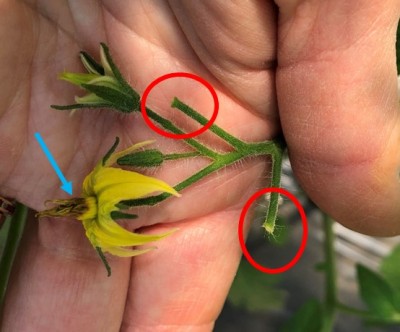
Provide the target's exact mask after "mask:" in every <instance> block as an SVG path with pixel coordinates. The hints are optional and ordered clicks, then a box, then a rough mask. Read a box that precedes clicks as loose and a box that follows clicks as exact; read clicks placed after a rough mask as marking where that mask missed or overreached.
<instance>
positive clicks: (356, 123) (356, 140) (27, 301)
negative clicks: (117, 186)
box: [0, 0, 400, 331]
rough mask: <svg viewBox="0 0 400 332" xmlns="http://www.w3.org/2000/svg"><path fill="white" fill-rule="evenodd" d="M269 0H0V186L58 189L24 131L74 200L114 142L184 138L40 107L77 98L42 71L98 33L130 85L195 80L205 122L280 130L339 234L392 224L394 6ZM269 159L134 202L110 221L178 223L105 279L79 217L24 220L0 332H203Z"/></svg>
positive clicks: (6, 189)
mask: <svg viewBox="0 0 400 332" xmlns="http://www.w3.org/2000/svg"><path fill="white" fill-rule="evenodd" d="M278 5H279V11H278V10H277V8H276V7H275V4H274V3H273V2H269V1H260V0H258V1H255V0H249V1H246V2H245V1H243V2H233V1H232V2H229V1H222V0H217V1H215V0H212V1H211V0H210V1H178V0H176V1H173V0H171V1H160V0H158V1H151V0H148V1H139V0H137V1H129V2H127V1H103V2H97V1H72V0H71V1H45V0H43V1H38V2H37V5H35V6H31V5H29V4H27V3H26V2H23V1H11V0H5V1H2V2H1V4H0V13H1V14H0V15H1V19H2V23H1V25H0V40H1V41H2V47H1V48H0V61H1V64H2V66H1V69H0V81H1V82H6V84H2V87H1V91H0V105H1V106H0V160H1V169H0V195H2V196H6V197H11V198H16V199H17V200H19V201H21V202H23V203H25V204H27V205H28V206H29V207H31V208H33V209H36V210H42V209H43V208H44V201H45V200H48V199H57V198H66V195H65V196H63V194H62V192H61V191H60V189H59V186H60V184H59V182H58V179H57V177H56V176H55V175H54V173H53V172H52V170H51V167H50V165H49V164H48V162H47V161H46V159H45V157H44V156H43V154H41V152H40V149H39V148H38V146H37V143H35V141H34V138H33V133H34V132H37V131H39V132H41V134H42V136H43V137H44V139H45V140H46V143H47V144H48V146H49V148H50V150H51V151H52V152H53V154H54V156H55V158H56V160H57V161H58V163H59V164H60V167H61V169H62V170H63V171H64V172H65V174H66V176H67V178H68V179H72V180H73V181H74V185H75V187H74V194H76V195H79V194H80V192H79V187H80V184H81V183H82V181H83V179H84V177H85V176H86V175H87V174H88V173H89V172H90V171H91V170H92V169H93V167H94V165H95V164H96V163H97V161H98V160H99V158H100V157H101V156H102V155H104V153H105V152H106V150H107V148H108V147H109V146H110V143H112V142H113V141H114V138H115V136H117V135H118V136H120V137H121V142H122V143H121V144H122V145H123V146H122V147H123V148H125V147H128V146H130V145H132V144H133V143H135V142H139V141H143V140H146V139H156V140H157V146H158V147H160V148H161V149H167V150H170V151H174V150H176V149H181V148H182V147H184V144H182V143H181V142H175V141H171V140H166V139H162V138H160V137H159V136H157V135H156V134H155V133H153V132H152V131H151V130H150V129H148V128H147V127H146V125H145V124H144V122H143V121H142V119H141V118H140V116H138V117H136V118H135V121H133V120H132V118H129V120H126V118H124V117H121V116H119V115H117V114H116V113H112V112H107V111H92V110H91V111H81V112H79V113H78V112H76V113H75V114H74V115H73V116H69V114H68V113H67V112H57V111H54V110H50V108H49V105H50V104H55V103H56V104H70V103H71V102H73V100H74V96H75V95H76V94H79V92H80V91H79V90H77V89H76V87H71V86H69V85H68V84H67V83H65V82H62V81H57V79H56V78H57V75H58V74H59V73H60V72H63V71H64V70H68V71H79V70H81V69H82V67H81V66H80V65H79V58H78V57H77V54H78V52H79V50H81V49H85V50H86V51H89V52H90V53H91V54H97V52H98V44H99V42H100V41H103V42H106V43H107V44H108V45H109V47H110V50H111V51H112V53H113V55H114V58H115V60H116V62H117V63H118V65H119V67H120V68H121V71H122V73H123V74H124V76H125V77H126V78H127V80H128V81H129V82H130V83H131V84H132V85H133V86H134V87H135V88H136V89H137V90H138V91H139V92H140V93H142V92H143V91H144V89H145V87H146V86H147V85H148V84H149V83H150V82H151V81H152V80H154V79H155V78H156V77H157V76H160V75H163V74H166V73H168V72H172V71H188V72H194V73H196V74H197V75H200V76H202V77H204V78H206V79H207V80H208V81H210V83H212V84H213V85H214V86H215V88H216V90H217V93H218V96H219V99H220V105H221V109H220V112H219V115H218V119H217V124H218V125H220V126H221V127H223V128H224V129H227V130H229V131H230V132H232V133H233V134H235V135H236V136H238V137H240V138H241V139H244V140H249V141H258V140H264V139H269V138H272V137H275V136H276V135H277V134H278V133H279V132H280V131H281V130H283V133H284V135H285V138H286V141H287V143H288V148H289V155H290V157H291V161H292V164H293V167H294V170H295V173H296V176H297V177H298V179H299V181H300V183H301V185H302V186H303V187H304V189H305V190H306V191H307V193H308V194H309V195H310V196H311V198H312V199H313V200H314V201H315V202H316V203H317V204H318V205H320V206H321V207H322V208H324V209H325V210H326V211H327V212H329V213H330V214H332V216H333V217H335V218H336V219H338V221H340V222H342V223H343V224H345V225H346V226H348V227H350V228H354V229H356V230H359V231H363V232H366V233H371V234H378V235H389V234H399V233H400V222H399V220H400V204H399V198H400V183H399V177H398V176H399V166H400V146H399V140H400V134H399V133H400V128H399V126H400V120H399V111H398V97H397V81H396V69H395V52H394V42H395V30H396V25H397V21H398V18H399V12H400V4H399V2H398V1H393V0H391V1H388V0H369V1H366V0H364V1H361V0H355V1H347V0H329V1H322V0H320V1H318V0H310V1H300V0H299V1H288V0H286V1H279V3H278ZM276 36H278V37H277V38H278V39H276ZM276 63H277V66H276ZM174 93H175V94H179V96H178V97H180V98H182V96H181V94H183V95H184V96H183V97H184V98H182V99H184V100H185V101H187V102H188V103H189V104H190V105H192V104H191V102H193V103H196V102H197V104H196V105H194V106H196V107H197V108H201V106H204V109H209V108H211V106H212V105H211V106H210V104H209V103H208V102H207V103H206V101H204V102H202V98H199V99H198V100H197V101H196V95H197V93H198V92H197V89H196V85H191V84H188V83H187V82H185V81H183V80H182V81H177V82H176V90H175V92H174ZM186 98H187V99H190V98H193V101H192V100H187V99H186ZM199 100H200V101H199ZM278 105H279V112H278ZM200 111H202V110H200ZM279 117H280V121H279V120H278V119H279ZM203 162H204V161H202V160H197V159H194V160H191V161H185V162H183V163H181V164H179V163H175V162H174V163H173V164H170V165H168V164H167V165H166V166H163V168H162V169H161V170H159V171H157V177H160V178H161V179H162V180H164V181H166V182H167V183H169V184H171V185H173V184H174V183H176V181H178V178H179V176H180V175H184V174H191V173H192V172H193V171H194V170H197V169H198V167H199V165H201V163H203ZM267 166H268V165H266V164H265V161H264V160H261V159H260V160H252V161H251V162H246V163H243V164H241V165H237V166H235V167H231V168H229V169H227V170H226V171H224V172H219V173H218V175H215V176H213V177H212V178H209V179H208V180H205V181H202V182H201V183H199V184H198V185H195V186H194V187H193V188H191V189H189V190H186V191H184V192H182V197H181V198H179V199H178V198H173V199H171V201H170V202H166V203H162V205H160V206H159V208H158V209H157V207H156V208H154V212H151V211H148V210H145V216H147V218H144V219H141V220H140V221H138V224H133V223H132V222H131V221H129V222H127V223H125V225H126V226H127V228H128V229H135V228H137V227H139V226H145V225H154V226H152V227H151V228H147V229H146V230H143V232H148V233H153V234H154V233H162V232H165V231H167V230H168V229H170V228H171V226H172V225H173V227H174V228H176V227H177V228H179V231H178V232H176V233H174V234H173V235H171V236H170V237H168V238H167V239H164V240H162V241H159V242H157V246H158V250H155V251H152V252H150V253H146V254H145V255H142V256H139V257H136V258H134V259H132V260H131V259H128V258H118V259H111V260H110V264H112V267H113V275H112V277H111V278H107V277H106V274H105V272H104V268H103V266H102V264H101V262H99V260H98V257H97V255H96V253H95V252H94V251H93V249H92V247H91V245H90V244H89V243H88V241H87V240H86V238H85V235H84V232H83V231H82V226H81V224H80V223H79V222H76V221H74V220H72V219H64V220H51V219H44V220H41V221H40V222H37V221H36V220H33V219H32V220H30V221H29V223H28V227H27V231H26V233H25V236H24V239H23V246H22V250H21V251H20V252H19V255H18V260H17V264H16V268H15V269H14V272H13V275H12V277H11V284H10V288H9V292H8V296H7V300H6V305H5V311H4V314H3V321H2V327H3V329H4V330H5V331H24V330H30V331H46V330H50V329H51V330H65V331H67V330H68V331H78V330H84V331H102V330H106V331H119V330H121V331H188V330H191V331H211V330H212V326H213V324H214V321H215V319H216V317H217V316H218V314H219V312H220V310H221V307H222V305H223V302H224V300H225V297H226V294H227V292H228V290H229V286H230V283H231V281H232V278H233V276H234V273H235V270H236V268H237V265H238V262H239V258H240V248H239V244H238V240H237V222H238V216H239V214H240V209H241V207H242V205H243V203H244V201H245V200H246V199H247V198H248V197H250V196H251V194H252V193H254V192H255V191H256V189H257V188H259V187H260V186H262V185H261V184H260V182H259V180H260V179H261V178H262V177H265V176H264V175H263V176H261V175H260V174H262V173H263V172H264V171H266V168H267ZM211 195H212V199H210V197H211ZM172 223H173V224H172ZM211 298H212V299H213V300H212V301H210V299H211Z"/></svg>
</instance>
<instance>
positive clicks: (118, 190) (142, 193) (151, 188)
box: [38, 139, 180, 268]
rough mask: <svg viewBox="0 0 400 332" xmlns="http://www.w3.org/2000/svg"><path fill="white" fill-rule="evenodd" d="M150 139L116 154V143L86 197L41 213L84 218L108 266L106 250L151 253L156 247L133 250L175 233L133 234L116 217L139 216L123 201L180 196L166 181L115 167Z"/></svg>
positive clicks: (91, 178) (88, 181) (92, 179)
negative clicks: (124, 206)
mask: <svg viewBox="0 0 400 332" xmlns="http://www.w3.org/2000/svg"><path fill="white" fill-rule="evenodd" d="M149 143H151V142H150V141H146V142H142V143H139V144H135V145H133V146H132V147H130V148H128V149H126V150H124V151H122V152H119V153H113V151H114V150H115V148H116V146H117V144H118V139H117V141H116V144H114V146H113V147H112V148H111V150H110V151H109V152H108V153H107V154H106V156H105V157H104V158H103V159H102V160H101V161H100V162H99V163H98V164H97V166H96V167H95V169H94V170H93V171H92V172H91V173H90V174H89V175H88V176H86V178H85V180H84V182H83V186H82V195H81V196H82V197H80V198H72V199H65V200H54V201H52V203H54V204H55V205H56V206H55V207H54V208H51V209H49V210H45V211H42V212H40V213H38V215H39V216H40V217H43V216H52V217H61V216H73V217H75V218H76V219H77V220H80V221H82V224H83V227H84V228H85V230H86V236H87V237H88V239H89V241H90V242H91V244H92V245H93V247H94V248H95V249H96V250H97V251H98V252H99V254H100V256H101V258H102V259H103V262H104V263H105V264H106V267H107V268H108V264H107V262H106V261H105V258H104V256H103V252H108V253H110V254H113V255H116V256H121V257H131V256H136V255H140V254H143V253H145V252H148V251H149V250H151V249H154V248H155V247H150V248H145V249H132V248H130V247H132V246H140V245H144V244H147V243H149V242H154V241H157V240H160V239H162V238H164V237H166V236H168V235H170V234H171V233H172V232H167V233H164V234H156V235H145V234H138V233H132V232H129V231H127V230H126V229H124V228H123V227H121V226H120V225H118V224H117V223H116V222H115V221H114V219H117V218H135V217H136V216H134V215H131V214H127V213H124V212H122V211H120V210H121V206H120V204H121V201H125V200H131V199H137V198H143V197H146V196H148V195H149V194H151V193H154V192H166V193H169V194H172V195H175V196H180V195H179V194H178V192H177V191H176V190H175V189H173V188H172V187H170V186H169V185H168V184H166V183H165V182H163V181H161V180H158V179H156V178H153V177H150V176H145V175H142V174H139V173H136V172H132V171H127V170H123V169H120V168H115V167H112V166H113V165H114V164H115V163H116V161H117V159H118V158H121V157H123V156H125V155H127V154H129V153H131V152H132V151H134V150H137V149H139V148H141V147H143V146H145V145H147V144H149Z"/></svg>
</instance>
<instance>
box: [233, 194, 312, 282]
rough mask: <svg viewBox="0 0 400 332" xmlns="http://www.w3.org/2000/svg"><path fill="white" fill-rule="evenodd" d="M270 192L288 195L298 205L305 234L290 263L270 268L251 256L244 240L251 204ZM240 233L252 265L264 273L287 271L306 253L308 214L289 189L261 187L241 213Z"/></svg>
mask: <svg viewBox="0 0 400 332" xmlns="http://www.w3.org/2000/svg"><path fill="white" fill-rule="evenodd" d="M270 192H277V193H280V194H282V195H285V196H286V197H288V198H289V199H290V200H291V201H292V202H293V203H294V205H295V206H296V208H297V210H298V211H299V213H300V217H301V223H302V225H303V236H302V237H301V243H300V248H299V250H298V251H297V253H296V255H295V256H294V257H293V259H292V260H291V261H290V262H289V263H287V264H286V265H283V266H281V267H278V268H269V267H265V266H263V265H261V264H258V263H257V262H256V261H255V260H254V259H253V257H251V255H250V253H249V251H248V250H247V247H246V243H245V241H244V236H243V225H244V219H245V217H246V214H247V212H248V210H249V208H250V206H251V204H253V202H254V201H255V200H256V199H257V198H258V197H260V196H261V195H263V194H266V193H270ZM238 233H239V242H240V247H241V248H242V251H243V254H244V256H245V257H246V259H247V260H248V262H249V263H250V264H251V265H253V267H255V268H256V269H257V270H259V271H261V272H264V273H270V274H277V273H282V272H285V271H287V270H289V269H290V268H292V267H293V266H294V265H295V264H297V262H298V261H299V259H300V257H301V256H302V255H303V253H304V250H305V248H306V244H307V237H308V225H307V216H306V214H305V212H304V209H303V207H302V206H301V203H300V202H299V201H298V199H297V198H296V196H294V195H293V194H291V193H290V192H288V191H287V190H285V189H282V188H274V187H271V188H264V189H261V190H260V191H257V192H256V193H255V194H254V195H253V196H251V197H250V199H249V200H248V201H247V202H246V204H245V205H244V207H243V210H242V213H241V214H240V220H239V228H238Z"/></svg>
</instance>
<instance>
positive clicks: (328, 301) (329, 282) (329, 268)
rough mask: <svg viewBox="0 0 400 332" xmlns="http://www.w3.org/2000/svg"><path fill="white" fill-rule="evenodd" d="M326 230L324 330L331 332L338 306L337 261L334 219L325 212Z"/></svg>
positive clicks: (323, 331)
mask: <svg viewBox="0 0 400 332" xmlns="http://www.w3.org/2000/svg"><path fill="white" fill-rule="evenodd" d="M323 222H324V232H325V243H324V247H325V277H326V280H325V313H324V315H325V317H324V325H323V328H322V330H321V331H322V332H331V331H332V330H333V326H334V323H335V308H336V307H337V288H336V262H335V249H334V240H335V236H334V233H333V221H332V219H331V218H330V217H329V216H328V215H327V214H324V221H323Z"/></svg>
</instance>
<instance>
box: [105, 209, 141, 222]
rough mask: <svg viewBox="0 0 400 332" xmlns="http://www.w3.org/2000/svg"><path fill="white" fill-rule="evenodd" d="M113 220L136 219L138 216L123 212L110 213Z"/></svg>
mask: <svg viewBox="0 0 400 332" xmlns="http://www.w3.org/2000/svg"><path fill="white" fill-rule="evenodd" d="M110 215H111V218H112V219H113V220H118V219H136V218H137V217H138V216H137V215H136V214H130V213H126V212H121V211H112V212H111V213H110Z"/></svg>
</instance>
